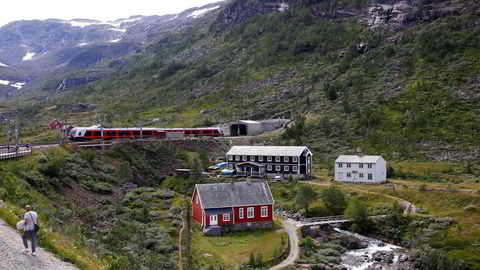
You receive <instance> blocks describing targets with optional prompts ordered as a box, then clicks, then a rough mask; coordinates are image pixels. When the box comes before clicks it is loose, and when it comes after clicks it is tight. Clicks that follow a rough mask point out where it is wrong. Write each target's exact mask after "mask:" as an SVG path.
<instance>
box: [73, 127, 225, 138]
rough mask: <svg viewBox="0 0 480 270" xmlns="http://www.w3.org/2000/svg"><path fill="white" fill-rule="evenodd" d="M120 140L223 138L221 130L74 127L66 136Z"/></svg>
mask: <svg viewBox="0 0 480 270" xmlns="http://www.w3.org/2000/svg"><path fill="white" fill-rule="evenodd" d="M102 131H103V139H104V140H121V139H130V140H138V139H180V138H186V137H223V136H224V132H223V129H221V128H217V127H208V128H101V127H99V126H92V127H74V128H72V129H71V130H70V132H69V133H68V134H66V136H67V138H68V139H69V140H71V141H88V140H100V139H102Z"/></svg>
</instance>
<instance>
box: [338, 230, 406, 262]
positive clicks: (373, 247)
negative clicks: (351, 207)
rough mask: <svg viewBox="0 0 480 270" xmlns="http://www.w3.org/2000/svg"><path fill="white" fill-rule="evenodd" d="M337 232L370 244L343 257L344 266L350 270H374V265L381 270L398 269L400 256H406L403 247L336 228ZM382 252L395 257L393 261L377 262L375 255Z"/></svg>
mask: <svg viewBox="0 0 480 270" xmlns="http://www.w3.org/2000/svg"><path fill="white" fill-rule="evenodd" d="M335 231H337V232H339V233H342V234H346V235H349V236H352V237H355V238H358V239H360V240H362V241H364V242H368V246H367V247H366V248H363V249H356V250H352V251H348V252H347V253H345V254H344V255H343V256H342V265H343V266H345V267H346V268H347V269H349V270H365V269H373V268H374V265H381V266H382V268H381V269H385V270H389V269H397V267H398V263H399V257H400V256H406V255H405V254H406V250H405V249H404V248H402V247H399V246H395V245H390V244H386V243H384V242H382V241H379V240H377V239H373V238H369V237H365V236H362V235H359V234H356V233H352V232H349V231H344V230H340V229H337V228H335ZM378 251H382V252H385V254H388V256H384V257H389V256H390V258H391V256H392V255H393V258H391V259H392V260H390V261H389V262H388V260H382V261H378V262H377V261H375V260H374V258H373V256H374V253H376V252H378Z"/></svg>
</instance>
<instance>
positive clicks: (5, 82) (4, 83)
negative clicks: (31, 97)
mask: <svg viewBox="0 0 480 270" xmlns="http://www.w3.org/2000/svg"><path fill="white" fill-rule="evenodd" d="M0 84H3V85H7V86H11V87H15V88H17V89H22V87H23V86H25V84H26V83H24V82H16V83H12V82H11V81H7V80H0Z"/></svg>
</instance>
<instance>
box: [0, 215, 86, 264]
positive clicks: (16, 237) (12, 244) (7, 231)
mask: <svg viewBox="0 0 480 270" xmlns="http://www.w3.org/2000/svg"><path fill="white" fill-rule="evenodd" d="M29 248H31V246H30V243H29ZM22 250H23V242H22V237H21V235H20V234H19V233H18V232H17V231H15V230H14V229H12V228H10V227H9V226H8V225H7V224H6V223H5V222H4V221H3V220H0V269H2V270H4V269H5V270H7V269H8V270H39V269H42V270H43V269H49V270H50V269H55V270H67V269H68V270H70V269H77V268H76V267H75V266H73V265H72V264H70V263H66V262H63V261H61V260H60V259H58V258H56V257H55V256H54V255H52V254H51V253H49V252H47V251H45V250H44V249H43V248H39V247H37V250H36V256H32V255H31V254H30V252H29V253H26V254H25V253H22ZM30 250H31V249H30Z"/></svg>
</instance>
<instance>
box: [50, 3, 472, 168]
mask: <svg viewBox="0 0 480 270" xmlns="http://www.w3.org/2000/svg"><path fill="white" fill-rule="evenodd" d="M282 7H283V8H282ZM286 7H288V8H286ZM280 10H282V11H280ZM479 10H480V7H479V4H478V3H476V2H475V1H467V0H465V1H441V0H437V1H415V2H414V3H410V2H408V3H407V2H405V1H395V0H391V1H377V2H375V3H373V2H370V1H361V0H359V1H353V0H352V1H347V0H343V1H340V0H338V1H334V0H329V1H327V0H324V1H320V0H302V1H287V2H285V3H283V2H281V1H275V0H272V1H260V0H256V1H255V0H249V1H245V0H235V1H231V2H229V3H228V4H227V5H226V6H225V7H224V8H223V10H222V11H220V13H219V15H218V16H216V17H212V18H211V19H208V20H204V21H202V22H201V23H198V24H196V25H194V26H193V27H191V28H187V29H184V30H182V31H179V32H175V33H172V34H169V35H165V36H163V37H161V38H159V40H158V41H157V42H155V43H154V44H153V45H151V46H150V47H149V48H147V50H146V53H144V54H143V55H142V56H137V57H136V58H135V59H134V61H133V62H134V63H135V64H133V65H131V66H129V67H126V68H123V69H121V70H120V71H119V72H118V73H116V74H114V76H112V77H111V78H110V79H108V80H106V81H103V82H100V83H97V84H95V85H94V86H90V87H88V88H83V89H77V90H75V91H70V92H66V93H62V94H61V95H59V96H56V98H55V99H53V100H54V101H53V102H52V104H50V105H53V104H70V103H81V102H82V103H93V104H96V105H97V108H96V110H95V111H93V112H91V113H86V114H81V115H78V114H70V116H69V118H70V119H73V120H74V121H77V122H79V123H82V121H83V123H87V122H88V123H91V121H93V120H95V119H98V118H99V117H100V116H101V117H104V118H106V119H108V121H109V122H111V123H113V124H116V125H119V124H125V125H126V124H130V125H133V124H135V123H137V122H138V121H145V122H148V121H151V119H152V118H160V120H161V122H160V123H161V125H164V126H187V125H188V126H200V125H205V124H215V123H221V122H226V121H229V120H233V119H239V118H250V119H261V118H270V117H282V116H285V117H290V118H294V119H300V118H302V117H305V124H304V125H299V126H297V127H296V128H294V130H292V131H290V132H288V133H287V134H286V135H284V136H283V140H282V141H283V142H285V143H294V142H297V143H298V142H302V143H307V144H309V145H311V146H312V148H313V149H314V150H316V151H317V152H319V153H325V158H329V157H331V156H333V155H334V154H337V153H339V152H345V151H349V150H351V149H355V148H356V147H361V148H362V149H363V150H364V152H367V153H374V152H375V153H381V154H384V155H386V156H387V157H389V158H395V159H402V158H407V159H412V158H420V159H438V160H472V159H478V157H479V156H478V151H479V147H478V143H479V140H480V139H479V138H480V137H479V136H478V135H479V132H480V125H479V124H480V123H479V110H478V104H479V90H480V86H479V85H480V80H479V77H478V76H479V75H478V74H479V69H480V62H479V58H480V50H479V47H480V45H479V44H480V27H479V25H480V20H479V16H478V14H479V13H480V11H479ZM201 111H204V112H205V111H206V112H207V113H201ZM52 114H55V115H58V114H60V115H62V114H68V113H67V112H65V111H61V110H59V111H54V112H51V111H50V112H49V113H48V114H47V115H52ZM42 115H43V114H42Z"/></svg>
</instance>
